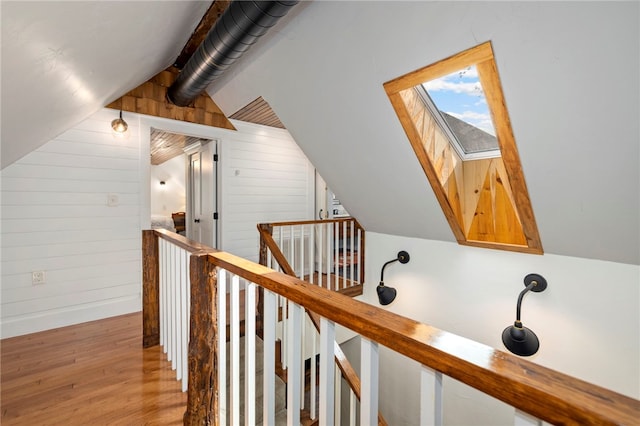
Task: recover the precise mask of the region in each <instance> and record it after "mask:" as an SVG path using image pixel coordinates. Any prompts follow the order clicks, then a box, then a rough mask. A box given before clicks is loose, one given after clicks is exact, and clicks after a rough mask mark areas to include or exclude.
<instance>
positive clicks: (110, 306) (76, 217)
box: [1, 110, 148, 337]
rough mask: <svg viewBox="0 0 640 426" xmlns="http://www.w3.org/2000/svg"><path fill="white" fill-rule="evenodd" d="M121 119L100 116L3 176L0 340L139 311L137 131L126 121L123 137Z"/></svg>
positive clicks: (111, 114) (107, 113)
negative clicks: (41, 276)
mask: <svg viewBox="0 0 640 426" xmlns="http://www.w3.org/2000/svg"><path fill="white" fill-rule="evenodd" d="M116 116H117V113H115V112H114V111H113V110H102V111H101V112H99V113H97V114H95V115H93V116H92V117H90V118H89V119H87V120H85V121H84V122H82V123H80V124H79V125H77V126H76V127H74V128H73V129H71V130H68V131H67V132H65V133H63V134H62V135H60V136H59V137H57V138H55V139H54V140H52V141H49V142H48V143H46V144H45V145H43V146H42V147H40V148H39V149H37V150H36V151H34V152H32V153H30V154H28V155H27V156H25V157H23V158H22V159H20V160H19V161H17V162H16V163H14V164H12V165H10V166H8V167H6V168H5V169H3V170H2V175H1V176H2V220H1V225H2V285H1V288H2V305H1V306H2V314H1V318H2V337H10V336H14V335H19V334H25V333H30V332H34V331H39V330H44V329H49V328H55V327H60V326H64V325H69V324H74V323H78V322H83V321H90V320H94V319H99V318H104V317H107V316H112V315H119V314H124V313H128V312H133V311H137V310H139V309H140V274H141V272H140V271H141V266H140V265H141V251H140V239H141V237H140V194H141V185H140V162H141V160H140V158H141V156H140V146H139V137H138V125H137V120H135V119H133V118H131V117H127V120H128V123H129V131H128V132H127V135H126V137H124V138H119V137H116V136H114V135H113V134H112V131H111V125H110V122H111V120H112V119H114V118H115V117H116ZM147 158H148V157H147ZM146 186H147V184H146V182H145V187H146ZM108 194H116V195H117V197H118V199H119V202H118V205H117V206H112V207H110V206H108V205H107V195H108ZM32 271H44V272H45V277H46V283H45V284H42V285H37V286H36V285H32V280H31V273H32Z"/></svg>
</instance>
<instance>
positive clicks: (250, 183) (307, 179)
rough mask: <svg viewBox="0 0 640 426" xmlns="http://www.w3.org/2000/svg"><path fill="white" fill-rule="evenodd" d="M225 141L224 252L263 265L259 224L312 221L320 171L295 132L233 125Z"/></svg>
mask: <svg viewBox="0 0 640 426" xmlns="http://www.w3.org/2000/svg"><path fill="white" fill-rule="evenodd" d="M233 125H234V126H236V128H237V129H238V132H234V133H233V134H228V135H227V136H226V137H223V138H222V139H221V141H222V143H221V159H220V161H221V171H220V174H221V176H220V184H221V186H222V191H221V194H222V199H221V212H222V216H221V217H222V240H221V247H220V248H221V249H222V250H224V251H227V252H229V253H233V254H235V255H237V256H242V257H244V258H246V259H249V260H253V261H258V254H259V253H258V244H259V238H258V231H257V229H256V225H257V224H258V223H266V222H278V221H292V220H309V219H312V218H313V210H314V202H315V199H314V173H315V171H314V168H313V165H312V164H311V163H310V162H309V160H308V159H307V157H306V156H305V155H304V153H303V152H302V151H301V150H300V148H299V147H298V145H297V144H296V142H295V141H294V140H293V138H292V137H291V135H290V134H289V132H287V131H286V130H281V129H276V128H272V127H266V126H259V125H255V124H250V123H243V122H238V121H233Z"/></svg>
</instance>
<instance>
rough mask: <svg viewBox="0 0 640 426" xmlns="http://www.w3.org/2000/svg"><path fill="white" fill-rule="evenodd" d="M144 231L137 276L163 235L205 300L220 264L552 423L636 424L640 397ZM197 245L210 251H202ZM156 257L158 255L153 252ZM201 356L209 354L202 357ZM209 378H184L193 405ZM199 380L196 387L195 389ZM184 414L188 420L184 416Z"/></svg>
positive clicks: (209, 387)
mask: <svg viewBox="0 0 640 426" xmlns="http://www.w3.org/2000/svg"><path fill="white" fill-rule="evenodd" d="M144 233H145V234H146V235H147V237H146V238H147V240H145V237H144V236H143V247H145V249H146V248H147V247H148V246H149V245H151V247H152V249H151V252H152V253H151V255H149V256H147V253H145V255H144V257H148V259H145V258H144V257H143V264H144V265H145V271H143V276H145V277H148V276H153V273H152V272H148V271H146V269H147V268H148V265H149V264H150V263H151V260H152V258H153V256H154V255H153V243H152V241H150V240H149V239H151V238H157V237H161V238H163V239H167V240H170V241H171V242H173V243H175V244H178V245H180V246H181V247H183V248H185V249H186V250H188V251H190V252H194V253H195V252H198V254H197V257H198V258H199V261H197V262H191V278H192V281H195V282H200V283H201V284H202V285H201V287H200V288H201V289H202V288H204V289H208V290H206V291H207V292H211V293H210V294H206V295H205V294H204V291H203V290H199V291H198V292H199V293H202V297H205V298H206V299H207V300H209V301H211V300H212V298H213V297H215V293H213V292H214V291H215V279H216V277H215V274H213V273H212V272H211V271H213V269H212V266H214V267H215V266H219V267H221V268H224V269H226V270H228V271H230V272H232V273H234V274H236V275H238V276H240V277H242V278H244V279H247V280H250V281H252V282H254V283H256V284H258V285H259V286H261V287H263V288H265V289H268V290H270V291H272V292H274V293H277V294H280V295H282V296H284V297H286V298H287V299H289V300H292V301H293V302H295V303H297V304H299V305H301V306H303V307H305V308H309V309H313V312H315V313H316V314H318V315H320V316H323V317H325V318H327V319H329V320H331V321H334V322H336V323H338V324H342V325H344V326H347V327H348V328H349V329H351V330H353V331H355V332H356V333H359V334H360V335H362V336H364V337H366V338H367V339H369V340H372V341H375V342H378V343H380V344H383V345H384V346H386V347H388V348H390V349H391V350H394V351H396V352H398V353H401V354H403V355H405V356H407V357H408V358H411V359H413V360H415V361H417V362H419V363H421V364H423V365H425V366H427V367H430V368H432V369H434V370H436V371H439V372H441V373H443V374H445V375H447V376H450V377H452V378H454V379H456V380H458V381H461V382H463V383H465V384H467V385H469V386H471V387H474V388H476V389H478V390H480V391H481V392H484V393H486V394H487V395H490V396H493V397H494V398H497V399H499V400H501V401H504V402H506V403H507V404H510V405H512V406H514V407H515V408H517V409H519V410H522V411H524V412H527V413H529V414H531V415H533V416H535V417H537V418H540V419H542V420H544V421H547V422H550V423H553V424H581V425H584V424H603V425H607V424H608V425H635V424H637V423H638V419H639V418H640V401H638V400H636V399H633V398H630V397H627V396H625V395H621V394H619V393H616V392H613V391H611V390H608V389H605V388H602V387H600V386H596V385H593V384H590V383H587V382H585V381H583V380H580V379H577V378H574V377H571V376H568V375H565V374H563V373H560V372H557V371H554V370H551V369H549V368H546V367H543V366H540V365H537V364H534V363H532V362H530V361H527V360H525V359H522V358H519V357H516V356H514V355H511V354H509V353H506V352H502V351H499V350H497V349H494V348H491V347H488V346H486V345H483V344H481V343H477V342H474V341H472V340H469V339H466V338H463V337H460V336H457V335H454V334H451V333H448V332H445V331H442V330H439V329H437V328H435V327H431V326H429V325H426V324H422V323H419V322H417V321H414V320H411V319H408V318H405V317H403V316H400V315H397V314H394V313H392V312H389V311H386V310H383V309H380V308H378V307H376V306H372V305H369V304H366V303H364V302H360V301H358V300H354V299H352V298H351V297H348V296H345V295H342V294H339V293H337V292H332V291H329V290H327V289H324V288H321V287H318V286H315V285H311V284H308V283H306V282H304V281H302V280H299V279H298V278H296V277H292V276H288V275H286V274H283V273H280V272H276V271H273V270H272V269H269V268H267V267H265V266H262V265H259V264H256V263H254V262H251V261H248V260H246V259H242V258H239V257H237V256H234V255H231V254H229V253H225V252H217V251H214V250H213V249H211V248H208V247H206V246H202V245H198V244H197V243H195V244H193V242H191V241H189V240H187V239H186V238H184V237H181V236H178V235H176V234H173V233H169V232H165V231H162V230H155V231H144ZM156 244H157V242H156ZM201 249H205V250H208V251H209V252H208V253H206V252H202V251H200V250H201ZM155 256H156V257H157V251H156V254H155ZM193 259H194V255H192V260H193ZM156 260H157V258H156ZM156 267H157V263H156ZM156 276H157V275H156ZM147 285H150V284H148V283H147V282H144V283H143V286H147ZM192 285H193V284H192ZM196 285H197V284H196ZM212 288H213V289H212ZM143 291H145V290H143ZM192 301H193V299H192ZM145 309H147V307H146V306H145ZM192 309H194V307H193V305H192ZM197 309H199V308H197ZM156 312H157V311H156ZM192 312H194V313H195V312H199V310H195V311H192ZM206 316H207V317H208V318H212V317H214V316H215V313H212V312H210V311H209V312H206ZM193 320H195V319H194V318H193V316H192V321H193ZM192 324H193V322H192ZM196 329H197V328H196ZM192 330H194V328H193V327H192ZM194 332H195V331H194ZM145 338H146V336H145ZM213 351H214V349H213V348H206V350H203V353H197V354H196V353H194V352H191V350H190V356H189V365H190V372H189V374H192V371H191V370H192V367H191V366H193V365H194V364H193V360H192V359H191V358H192V357H199V359H200V362H203V363H210V364H208V365H212V366H215V364H214V362H215V358H216V354H215V353H214V352H213ZM202 356H204V357H209V359H202ZM202 365H204V364H202ZM194 371H197V370H194ZM209 378H210V379H212V380H213V378H212V377H211V376H210V375H208V374H207V377H204V376H203V377H202V380H200V381H198V380H197V379H196V380H195V381H196V383H194V382H192V381H191V380H190V381H189V395H190V397H192V398H196V399H193V401H195V403H196V404H197V403H198V402H199V403H200V404H205V405H209V406H210V407H213V406H214V405H215V404H216V403H217V401H216V399H217V396H216V395H213V393H214V389H215V387H214V386H213V382H212V380H209ZM198 384H199V386H200V388H198V387H197V386H198ZM188 404H189V403H188ZM191 407H192V408H193V409H192V410H191V411H188V412H187V413H185V424H208V423H205V422H206V418H208V419H210V417H200V416H209V415H210V414H207V413H205V412H204V411H202V410H198V409H197V408H196V406H195V405H191ZM213 412H215V411H213ZM194 413H199V414H198V415H195V414H194ZM187 414H188V417H189V419H191V420H190V422H187ZM196 417H197V421H196Z"/></svg>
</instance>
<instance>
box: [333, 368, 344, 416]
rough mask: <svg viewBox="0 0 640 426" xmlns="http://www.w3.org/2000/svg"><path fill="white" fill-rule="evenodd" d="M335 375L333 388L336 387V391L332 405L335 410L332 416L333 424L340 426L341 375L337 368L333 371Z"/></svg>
mask: <svg viewBox="0 0 640 426" xmlns="http://www.w3.org/2000/svg"><path fill="white" fill-rule="evenodd" d="M335 374H336V378H335V387H336V391H335V394H334V401H335V403H334V405H335V408H334V409H333V416H334V422H335V424H337V425H341V424H342V422H341V421H340V419H341V418H342V413H341V412H340V411H341V410H342V408H341V398H342V373H341V372H340V369H339V368H336V369H335Z"/></svg>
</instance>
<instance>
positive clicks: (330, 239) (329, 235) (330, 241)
mask: <svg viewBox="0 0 640 426" xmlns="http://www.w3.org/2000/svg"><path fill="white" fill-rule="evenodd" d="M332 231H333V226H331V224H330V223H327V264H326V266H327V288H328V289H331V275H330V274H331V272H332V270H331V246H332V245H333V232H332Z"/></svg>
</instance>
